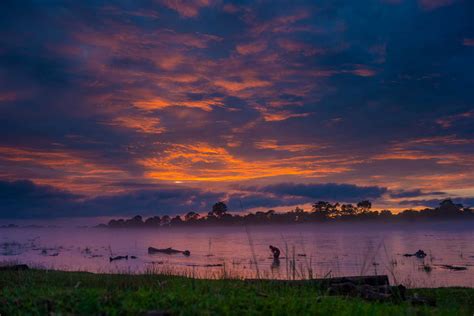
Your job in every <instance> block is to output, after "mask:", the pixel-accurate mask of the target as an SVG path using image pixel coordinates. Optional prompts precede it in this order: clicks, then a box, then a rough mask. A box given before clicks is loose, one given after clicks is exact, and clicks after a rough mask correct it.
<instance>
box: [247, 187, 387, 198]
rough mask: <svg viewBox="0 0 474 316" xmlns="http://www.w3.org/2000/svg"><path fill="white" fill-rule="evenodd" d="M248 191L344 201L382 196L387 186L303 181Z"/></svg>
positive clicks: (249, 189)
mask: <svg viewBox="0 0 474 316" xmlns="http://www.w3.org/2000/svg"><path fill="white" fill-rule="evenodd" d="M247 190H248V191H253V190H255V191H259V192H266V193H271V194H275V195H277V196H286V195H290V196H296V197H306V198H311V199H312V200H331V201H342V202H358V201H361V200H365V199H375V198H379V197H381V196H382V195H383V194H384V193H385V192H387V189H386V188H382V187H376V186H371V187H362V186H357V185H353V184H337V183H323V184H302V183H279V184H273V185H267V186H262V187H255V188H247Z"/></svg>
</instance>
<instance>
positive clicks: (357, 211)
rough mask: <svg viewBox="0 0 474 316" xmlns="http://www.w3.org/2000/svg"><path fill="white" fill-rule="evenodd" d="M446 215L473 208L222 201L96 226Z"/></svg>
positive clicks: (464, 215)
mask: <svg viewBox="0 0 474 316" xmlns="http://www.w3.org/2000/svg"><path fill="white" fill-rule="evenodd" d="M446 219H448V220H449V219H474V210H473V209H471V208H469V207H464V206H463V205H462V204H456V203H454V202H453V201H452V200H451V199H446V200H444V201H442V202H441V203H440V204H439V206H438V207H436V208H426V209H423V210H419V211H416V210H412V209H408V210H404V211H402V212H400V213H397V214H395V213H393V212H391V211H390V210H382V211H374V210H372V203H371V202H370V201H368V200H365V201H361V202H359V203H357V204H356V205H353V204H340V203H330V202H327V201H318V202H316V203H314V204H313V205H312V208H311V210H310V211H305V210H304V209H302V208H299V207H296V208H295V209H293V210H291V211H288V212H276V211H275V210H268V211H265V212H264V211H259V212H255V213H246V214H231V213H229V211H228V208H227V205H226V204H225V203H224V202H222V201H221V202H217V203H215V204H214V205H213V206H212V210H211V211H210V212H208V213H207V215H201V214H199V213H198V212H193V211H191V212H188V213H186V214H185V215H182V216H181V215H176V216H173V217H172V216H169V215H163V216H152V217H148V218H147V219H145V220H144V219H143V217H142V216H140V215H137V216H134V217H132V218H129V219H112V220H110V221H109V222H108V224H101V225H99V227H109V228H128V227H130V228H131V227H133V228H135V227H155V228H157V227H179V226H200V225H259V224H290V223H315V222H349V221H406V220H409V221H417V220H419V221H424V220H446Z"/></svg>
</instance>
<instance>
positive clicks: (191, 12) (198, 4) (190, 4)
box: [161, 0, 211, 18]
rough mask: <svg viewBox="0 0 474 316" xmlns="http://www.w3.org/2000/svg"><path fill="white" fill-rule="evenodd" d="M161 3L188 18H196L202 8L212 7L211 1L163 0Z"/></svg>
mask: <svg viewBox="0 0 474 316" xmlns="http://www.w3.org/2000/svg"><path fill="white" fill-rule="evenodd" d="M161 3H162V4H163V5H165V6H166V7H168V8H170V9H172V10H175V11H176V12H178V13H179V14H180V15H181V16H182V17H186V18H190V17H196V16H197V15H198V14H199V10H200V9H201V8H204V7H207V6H210V5H211V1H210V0H161Z"/></svg>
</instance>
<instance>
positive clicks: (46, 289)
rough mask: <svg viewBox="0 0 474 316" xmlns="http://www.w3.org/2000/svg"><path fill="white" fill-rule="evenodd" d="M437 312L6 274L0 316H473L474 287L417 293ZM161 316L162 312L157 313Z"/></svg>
mask: <svg viewBox="0 0 474 316" xmlns="http://www.w3.org/2000/svg"><path fill="white" fill-rule="evenodd" d="M410 291H411V294H414V292H416V293H418V294H419V295H422V296H424V297H427V298H431V299H434V300H435V301H436V306H425V305H421V306H414V305H412V304H410V303H407V302H402V303H379V302H367V301H363V300H361V299H357V298H346V297H338V296H327V293H325V292H324V291H322V290H321V289H318V288H316V287H314V286H311V285H303V286H292V285H282V284H276V283H274V282H271V281H266V282H264V281H262V282H255V283H247V282H245V281H242V280H196V279H189V278H183V277H176V276H165V275H108V274H91V273H86V272H59V271H41V270H27V271H2V272H0V314H1V315H47V314H52V313H54V314H80V315H98V314H102V315H103V314H106V315H136V314H138V315H146V314H147V313H148V314H149V315H152V313H150V311H160V312H166V313H170V314H171V315H196V314H197V315H222V314H224V315H244V314H245V315H246V314H250V315H252V314H254V315H255V314H265V315H302V314H308V315H432V314H434V315H472V314H473V312H474V289H462V288H440V289H416V290H410ZM154 315H158V313H156V314H154Z"/></svg>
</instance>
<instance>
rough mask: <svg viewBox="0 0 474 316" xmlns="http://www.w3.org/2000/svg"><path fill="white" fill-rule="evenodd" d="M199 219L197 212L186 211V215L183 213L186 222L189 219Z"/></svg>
mask: <svg viewBox="0 0 474 316" xmlns="http://www.w3.org/2000/svg"><path fill="white" fill-rule="evenodd" d="M198 219H199V214H198V213H196V212H192V211H191V212H188V213H187V214H186V215H184V220H185V221H186V222H189V221H196V220H198Z"/></svg>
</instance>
